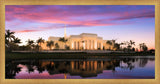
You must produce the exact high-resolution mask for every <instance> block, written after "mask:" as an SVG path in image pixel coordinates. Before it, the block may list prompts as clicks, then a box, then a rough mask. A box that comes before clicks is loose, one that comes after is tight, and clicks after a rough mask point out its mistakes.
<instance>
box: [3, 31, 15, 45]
mask: <svg viewBox="0 0 160 84" xmlns="http://www.w3.org/2000/svg"><path fill="white" fill-rule="evenodd" d="M14 33H15V32H11V31H10V30H6V32H5V43H6V44H7V45H8V43H9V42H12V41H13V40H14V38H15V36H14Z"/></svg>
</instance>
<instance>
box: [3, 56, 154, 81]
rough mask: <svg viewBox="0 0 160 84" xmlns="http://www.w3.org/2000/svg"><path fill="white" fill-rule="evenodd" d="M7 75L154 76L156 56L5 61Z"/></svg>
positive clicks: (31, 76)
mask: <svg viewBox="0 0 160 84" xmlns="http://www.w3.org/2000/svg"><path fill="white" fill-rule="evenodd" d="M5 72H6V73H5V77H6V79H154V78H155V57H154V56H134V57H131V56H130V57H121V58H110V59H109V58H107V59H43V60H42V59H41V60H12V61H7V62H6V67H5Z"/></svg>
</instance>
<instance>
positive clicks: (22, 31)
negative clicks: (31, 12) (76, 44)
mask: <svg viewBox="0 0 160 84" xmlns="http://www.w3.org/2000/svg"><path fill="white" fill-rule="evenodd" d="M37 31H40V30H20V31H14V32H17V33H25V32H37Z"/></svg>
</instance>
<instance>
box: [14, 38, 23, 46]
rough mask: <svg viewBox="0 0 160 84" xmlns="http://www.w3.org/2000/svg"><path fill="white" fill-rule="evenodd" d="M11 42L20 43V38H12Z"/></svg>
mask: <svg viewBox="0 0 160 84" xmlns="http://www.w3.org/2000/svg"><path fill="white" fill-rule="evenodd" d="M13 42H14V43H15V44H16V45H17V44H19V43H21V39H19V38H14V40H13Z"/></svg>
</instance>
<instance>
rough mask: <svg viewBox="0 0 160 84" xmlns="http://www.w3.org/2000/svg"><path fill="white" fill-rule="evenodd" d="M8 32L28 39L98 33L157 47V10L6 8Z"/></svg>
mask: <svg viewBox="0 0 160 84" xmlns="http://www.w3.org/2000/svg"><path fill="white" fill-rule="evenodd" d="M5 10H6V11H5V13H6V14H5V15H6V17H5V20H6V21H5V22H6V23H5V25H6V29H9V30H11V31H14V32H16V33H15V36H16V37H18V38H20V39H21V40H22V42H23V43H21V45H25V44H26V42H25V41H26V40H28V39H32V40H37V39H38V38H39V37H42V38H44V39H45V40H48V37H49V36H58V37H63V36H64V27H65V25H64V24H66V28H67V29H66V31H67V32H66V33H67V36H69V35H79V34H81V33H96V34H98V35H99V36H101V37H103V39H106V40H112V39H116V40H117V42H118V43H120V42H123V41H129V40H133V41H135V42H136V46H135V47H137V48H139V46H138V45H139V43H146V45H147V46H148V48H149V49H152V48H153V49H154V48H155V7H154V6H153V5H148V6H145V5H138V6H136V5H130V6H129V5H121V6H120V5H117V6H113V5H90V6H89V5H52V6H49V5H48V6H47V5H46V6H45V5H6V9H5Z"/></svg>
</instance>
